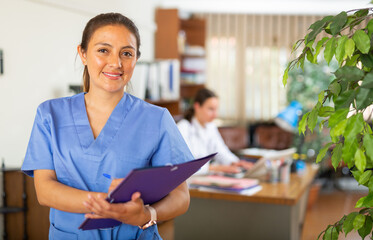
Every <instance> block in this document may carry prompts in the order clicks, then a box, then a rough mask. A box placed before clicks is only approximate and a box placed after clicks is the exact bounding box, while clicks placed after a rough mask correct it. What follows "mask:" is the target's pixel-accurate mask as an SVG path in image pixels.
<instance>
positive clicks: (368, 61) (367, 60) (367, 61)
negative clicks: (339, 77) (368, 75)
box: [360, 54, 373, 68]
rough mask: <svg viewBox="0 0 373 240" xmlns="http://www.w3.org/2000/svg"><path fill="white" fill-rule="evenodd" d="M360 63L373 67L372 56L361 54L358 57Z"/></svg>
mask: <svg viewBox="0 0 373 240" xmlns="http://www.w3.org/2000/svg"><path fill="white" fill-rule="evenodd" d="M360 60H361V63H362V64H363V65H364V66H365V67H368V68H372V67H373V56H372V55H370V54H362V55H361V57H360Z"/></svg>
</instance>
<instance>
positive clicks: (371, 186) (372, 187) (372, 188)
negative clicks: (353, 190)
mask: <svg viewBox="0 0 373 240" xmlns="http://www.w3.org/2000/svg"><path fill="white" fill-rule="evenodd" d="M368 188H369V192H373V176H371V177H370V179H369V182H368Z"/></svg>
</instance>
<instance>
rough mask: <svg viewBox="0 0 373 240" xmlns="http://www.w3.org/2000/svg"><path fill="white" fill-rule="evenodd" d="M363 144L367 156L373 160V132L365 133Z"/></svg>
mask: <svg viewBox="0 0 373 240" xmlns="http://www.w3.org/2000/svg"><path fill="white" fill-rule="evenodd" d="M363 145H364V147H365V151H366V154H367V156H368V157H369V158H370V159H371V160H373V136H372V134H367V133H366V134H364V138H363Z"/></svg>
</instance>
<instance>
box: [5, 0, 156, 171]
mask: <svg viewBox="0 0 373 240" xmlns="http://www.w3.org/2000/svg"><path fill="white" fill-rule="evenodd" d="M60 2H63V5H61V4H60V3H59V1H54V0H44V1H42V0H40V1H26V0H0V49H2V50H3V53H4V74H3V75H0V159H2V158H4V159H5V164H6V166H12V167H20V166H21V164H22V162H23V157H24V154H25V151H26V147H27V143H28V139H29V136H30V132H31V128H32V124H33V121H34V116H35V112H36V108H37V106H38V105H39V104H40V103H41V102H42V101H44V100H47V99H50V98H56V97H62V96H67V95H70V94H71V93H70V92H69V91H68V85H69V84H80V83H81V73H82V69H83V67H82V65H81V63H80V59H79V57H77V58H76V47H77V45H78V44H79V41H80V38H81V33H82V31H83V28H84V26H85V24H86V22H87V21H88V20H89V19H90V18H91V17H93V16H95V15H96V14H97V13H101V12H108V11H113V12H121V13H123V14H125V15H127V16H129V17H131V18H132V19H133V20H134V22H135V23H136V24H137V25H138V27H139V30H140V34H141V37H142V49H141V51H142V53H143V55H142V57H141V59H143V60H151V59H152V58H153V34H154V30H155V27H154V26H155V25H154V21H153V19H154V14H153V9H154V5H155V3H156V2H157V1H154V0H140V1H131V0H126V1H123V0H122V1H121V0H106V1H100V0H80V1H79V2H77V1H74V0H64V1H60ZM77 3H79V4H77ZM138 9H141V11H139V10H138Z"/></svg>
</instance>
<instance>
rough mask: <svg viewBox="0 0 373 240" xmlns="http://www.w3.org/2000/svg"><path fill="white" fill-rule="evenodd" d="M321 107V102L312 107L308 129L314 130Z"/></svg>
mask: <svg viewBox="0 0 373 240" xmlns="http://www.w3.org/2000/svg"><path fill="white" fill-rule="evenodd" d="M320 107H321V103H320V102H317V104H316V106H315V107H314V108H313V109H312V111H311V113H310V115H309V116H308V120H307V123H308V129H309V130H311V132H313V130H314V129H315V127H316V124H317V116H318V115H319V110H320Z"/></svg>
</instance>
